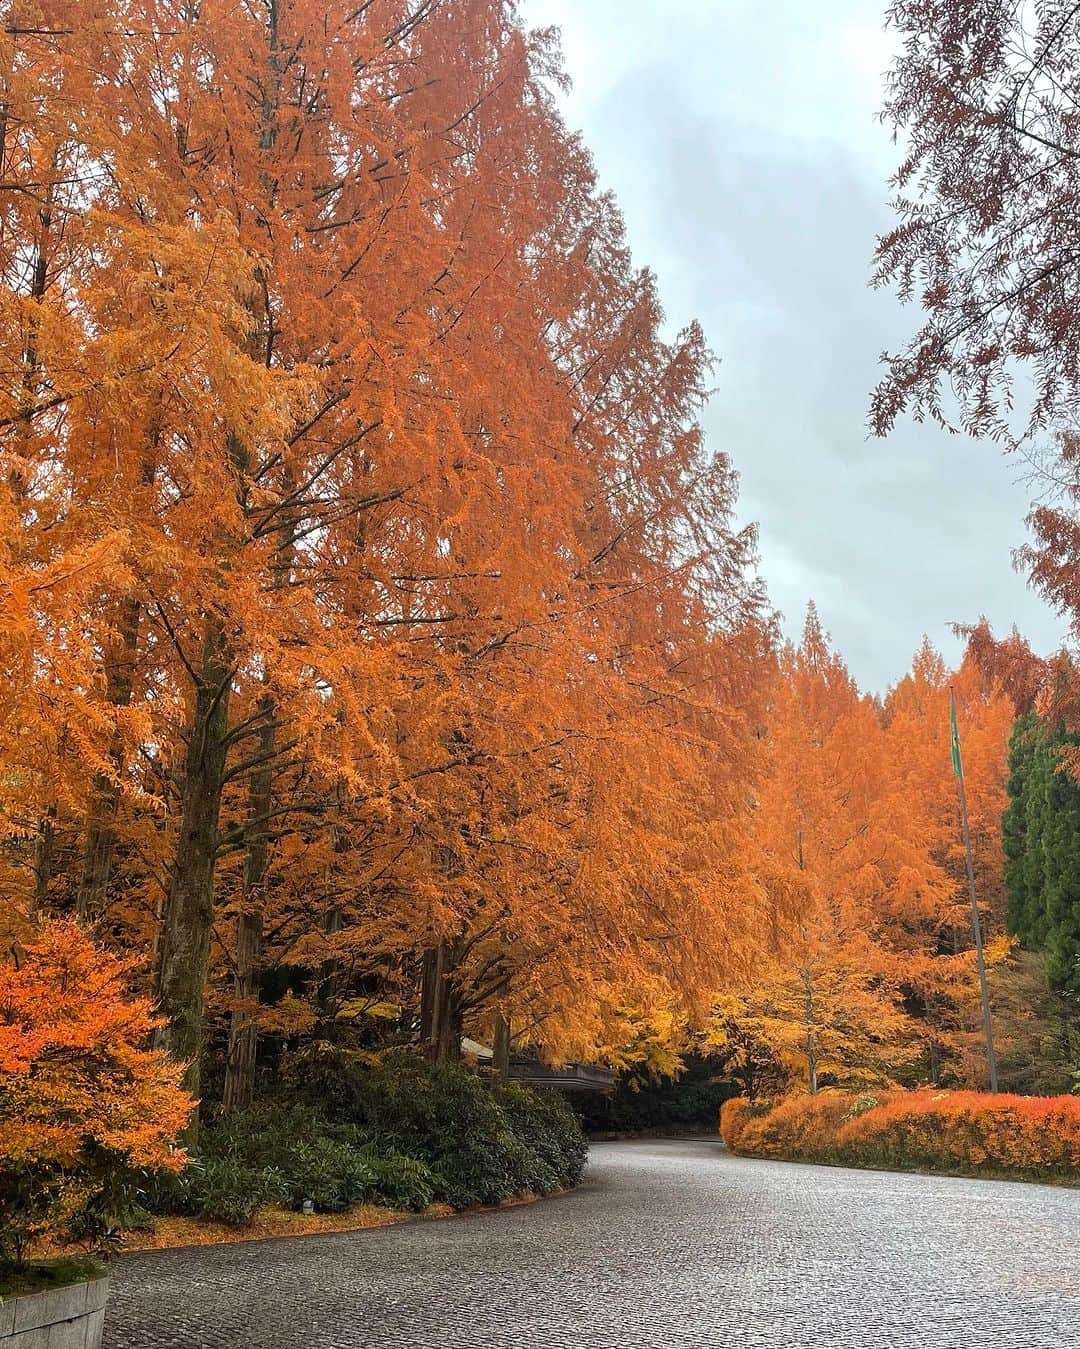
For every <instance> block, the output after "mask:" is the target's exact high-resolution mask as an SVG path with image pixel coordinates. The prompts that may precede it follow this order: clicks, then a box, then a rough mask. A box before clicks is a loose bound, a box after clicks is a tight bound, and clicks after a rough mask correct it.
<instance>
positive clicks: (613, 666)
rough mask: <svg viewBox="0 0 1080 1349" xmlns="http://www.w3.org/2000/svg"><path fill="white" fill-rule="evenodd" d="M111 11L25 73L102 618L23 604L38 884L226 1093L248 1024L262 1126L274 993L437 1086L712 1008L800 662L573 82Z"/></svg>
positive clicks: (358, 32) (21, 369)
mask: <svg viewBox="0 0 1080 1349" xmlns="http://www.w3.org/2000/svg"><path fill="white" fill-rule="evenodd" d="M38 11H40V13H39V12H38ZM85 11H86V12H85V15H84V16H83V19H84V22H82V23H81V24H80V25H79V27H78V29H77V30H76V31H72V30H71V28H70V26H68V25H65V23H64V22H63V6H60V5H51V6H50V5H49V4H48V3H46V4H45V5H44V6H38V9H37V10H35V19H34V23H33V25H31V24H29V23H28V24H26V25H21V24H20V25H13V31H12V32H10V33H8V34H7V35H6V38H5V41H6V44H7V45H6V47H5V48H4V60H5V61H6V66H5V67H4V68H5V70H6V71H7V72H8V73H7V77H6V78H7V80H8V85H7V91H8V93H9V94H10V98H9V102H8V107H9V109H10V111H11V116H10V118H9V122H8V127H9V134H10V135H12V136H13V137H14V138H15V139H13V140H12V141H11V142H10V147H9V152H8V156H7V159H8V164H9V167H11V168H12V170H13V172H17V173H18V174H19V175H21V178H20V180H19V182H20V186H21V187H23V188H25V193H22V194H15V195H16V197H18V200H14V199H13V200H14V205H13V206H12V208H11V209H12V215H11V217H10V220H9V226H10V229H9V232H8V233H7V234H5V236H4V237H5V240H6V241H7V242H8V244H9V247H10V253H9V274H10V276H11V278H12V289H13V290H15V291H17V290H18V283H19V267H20V265H22V260H23V259H25V258H27V257H31V256H39V257H41V258H42V259H43V261H42V264H41V267H39V268H37V269H36V270H33V272H32V275H31V276H29V279H28V280H27V282H26V285H25V286H24V288H23V292H19V293H17V295H16V298H15V301H13V303H12V304H11V307H10V315H9V322H8V325H7V328H6V330H5V336H4V343H5V350H6V351H7V352H8V354H9V357H10V360H9V376H8V384H7V397H8V402H9V413H10V415H9V417H8V421H7V422H6V423H5V426H6V427H7V428H8V430H9V433H10V434H9V437H8V439H7V440H6V441H5V445H4V451H3V452H4V454H5V456H7V458H6V461H5V467H7V466H9V465H10V473H9V474H8V479H9V481H10V482H12V483H14V484H16V486H17V487H18V491H17V492H16V491H15V490H14V488H13V489H12V497H11V506H10V510H11V524H12V533H13V536H14V543H13V556H12V575H13V576H16V577H18V576H22V575H23V574H25V575H27V576H28V577H29V578H30V579H31V581H34V580H35V578H36V579H38V580H40V579H42V578H44V577H46V575H47V573H46V571H45V568H46V565H47V562H48V560H50V559H55V560H57V561H58V562H61V563H68V564H70V570H71V571H72V573H73V574H74V575H78V576H80V577H82V578H83V580H81V581H80V582H78V583H77V584H76V583H74V582H70V583H67V584H66V586H65V587H56V588H52V589H50V587H49V586H48V585H46V586H44V587H41V588H40V589H31V590H29V591H28V592H27V593H32V594H35V595H37V594H40V595H42V596H45V597H48V596H50V595H54V596H55V597H56V601H57V604H58V605H59V609H58V613H57V615H56V616H54V615H53V614H52V613H51V611H49V612H47V611H46V599H37V600H35V601H33V605H34V606H36V607H35V608H34V611H33V613H31V614H30V616H29V619H27V618H24V617H23V609H24V608H25V607H26V606H25V602H24V601H23V600H22V599H21V598H20V596H21V595H22V593H23V592H22V591H19V592H18V594H16V592H15V590H14V589H13V590H12V592H11V593H12V597H13V599H12V602H11V603H10V604H8V603H5V616H6V615H7V613H8V612H9V611H10V613H11V615H12V622H11V624H10V625H9V627H10V629H11V631H12V632H13V634H14V637H13V641H15V640H17V642H18V643H19V644H20V645H19V648H18V649H19V652H20V657H19V658H20V659H22V660H23V661H24V662H25V669H26V670H28V671H29V672H30V673H31V687H30V689H29V690H28V695H27V696H29V697H31V698H35V699H37V700H38V704H39V706H41V707H42V708H45V707H47V708H48V709H49V711H48V716H47V717H45V718H43V719H42V726H48V728H49V733H50V737H51V739H50V741H49V743H50V745H51V746H52V748H51V749H50V757H49V758H48V760H47V761H46V760H43V759H41V758H39V759H38V761H37V762H36V764H35V765H34V771H32V772H31V771H29V770H28V769H27V767H26V766H25V765H24V764H21V763H20V755H22V754H24V753H25V751H24V750H23V749H22V747H21V746H20V745H19V743H17V742H16V741H14V740H13V741H12V748H11V750H10V754H11V761H10V773H9V774H8V778H7V779H6V780H9V781H10V784H11V789H12V792H13V794H14V795H17V796H18V811H19V824H18V827H17V830H16V829H13V831H12V838H16V837H18V838H19V839H20V840H23V841H22V842H20V844H19V846H18V847H16V848H14V849H13V850H12V851H11V853H10V854H9V856H8V859H7V860H8V861H9V862H10V865H11V868H12V874H13V876H14V877H20V878H22V880H23V889H24V890H26V891H27V892H30V891H32V892H33V893H34V895H35V896H36V898H35V900H34V903H35V904H36V906H37V908H38V909H49V908H54V909H60V910H67V909H74V910H76V911H77V912H78V913H80V914H81V915H82V916H84V917H86V918H88V919H91V920H95V921H97V922H98V923H99V924H100V925H101V927H102V929H103V930H108V931H110V932H112V933H113V934H114V936H116V937H117V938H118V939H120V940H123V941H124V942H126V943H129V944H131V945H133V946H135V947H136V948H139V949H142V950H144V951H146V952H150V951H153V953H154V963H155V967H156V972H155V990H156V992H157V994H158V997H159V999H160V1002H161V1006H162V1009H163V1012H164V1013H165V1017H166V1020H165V1022H164V1024H163V1025H162V1027H161V1029H160V1031H159V1041H160V1043H161V1044H162V1045H163V1046H164V1047H166V1048H167V1049H168V1050H169V1051H170V1052H171V1053H172V1054H173V1055H174V1056H175V1057H177V1058H178V1059H180V1060H182V1061H183V1062H185V1064H186V1065H187V1083H188V1085H189V1086H190V1087H192V1088H193V1089H196V1088H197V1087H198V1083H199V1076H198V1063H199V1054H200V1051H201V1049H202V1047H203V1045H204V1042H205V1031H206V1006H207V1005H206V998H207V994H208V991H209V994H210V997H211V1008H212V1012H213V1015H214V1017H215V1028H217V1027H218V1022H217V1020H216V1018H218V1017H219V1016H225V1017H227V1018H228V1020H229V1023H230V1025H229V1028H228V1042H229V1043H228V1049H227V1051H226V1055H227V1081H226V1089H225V1094H226V1099H227V1101H228V1102H229V1103H230V1104H234V1105H239V1104H243V1103H244V1102H245V1101H246V1100H247V1099H248V1098H249V1097H250V1094H251V1087H252V1081H253V1069H254V1060H255V1053H256V1048H257V1033H258V1029H259V1024H260V1017H262V1016H264V1015H265V1016H268V1017H269V1018H270V1019H271V1020H273V1021H274V1022H276V1024H277V1025H278V1026H279V1027H280V1026H281V1025H282V1024H283V1018H284V1016H285V1011H284V1009H283V1008H282V1007H278V1008H275V1009H271V1010H270V1011H269V1012H268V1013H264V1012H262V1011H261V1010H260V1000H259V996H258V993H259V976H260V973H261V972H262V971H264V970H265V969H266V967H267V965H269V964H273V963H276V964H278V965H281V966H288V967H289V968H290V969H292V970H294V971H300V972H302V973H301V976H300V978H301V983H302V985H303V988H302V991H303V993H304V994H305V999H304V1001H305V1002H306V1010H303V1009H299V1010H298V1009H296V1008H295V1007H290V1010H289V1012H288V1015H289V1016H290V1017H292V1018H293V1020H292V1023H291V1024H292V1026H293V1028H294V1029H295V1028H296V1026H298V1025H301V1024H310V1023H311V1021H312V1020H313V1019H315V1018H324V1019H325V1018H327V1017H332V1016H333V1015H334V1013H335V1009H337V1008H339V1007H340V1006H341V1005H342V1004H343V1003H345V1002H346V1001H348V999H349V996H350V995H355V994H357V993H358V992H359V993H369V992H371V991H372V990H373V989H381V990H383V991H385V992H386V993H387V995H388V996H390V997H392V998H394V999H396V1000H397V1002H398V1003H399V1005H400V1006H401V1007H402V1009H404V1008H406V1007H412V1008H414V1009H415V1010H416V1012H417V1021H418V1024H417V1025H415V1026H413V1027H412V1029H413V1031H414V1032H415V1033H418V1034H419V1035H420V1037H421V1039H423V1040H425V1041H426V1042H427V1043H428V1044H429V1046H430V1048H431V1050H432V1052H436V1053H441V1054H454V1053H456V1052H457V1049H458V1046H459V1045H460V1031H461V1029H462V1027H463V1026H465V1025H466V1024H469V1025H471V1026H475V1027H478V1028H490V1026H491V1024H492V1019H493V1018H494V1017H496V1016H497V1017H498V1018H500V1019H501V1021H502V1023H504V1024H505V1022H506V1020H507V1019H510V1020H511V1021H512V1022H513V1023H514V1025H515V1026H516V1028H517V1030H518V1033H519V1035H520V1036H521V1037H523V1038H525V1039H528V1040H531V1041H533V1042H535V1043H537V1044H539V1045H540V1046H542V1047H545V1048H546V1049H547V1050H548V1051H549V1052H552V1053H556V1054H557V1053H559V1052H568V1051H569V1050H571V1049H573V1050H574V1051H575V1052H583V1053H584V1052H598V1051H599V1050H601V1049H604V1048H611V1047H613V1046H614V1045H615V1044H616V1042H617V1041H618V1038H619V1037H620V1036H621V1035H624V1034H626V1033H627V1031H626V1027H627V1026H628V1025H630V1024H631V1022H632V1018H633V1009H634V1008H635V1007H640V1006H642V1005H664V1004H669V1003H678V1004H680V1005H681V1006H684V1007H686V1008H687V1009H692V1008H693V1007H694V1005H695V1004H700V1003H701V1002H702V1000H703V997H704V991H705V989H706V987H707V986H708V985H709V981H711V980H712V979H713V978H715V974H716V972H717V970H722V969H723V968H725V967H728V966H733V965H735V964H736V963H737V962H738V961H739V960H740V959H743V958H745V955H746V952H747V950H748V949H749V948H750V947H751V945H752V930H751V929H752V925H751V922H750V905H751V899H752V895H751V887H750V884H749V881H748V879H747V876H748V872H747V865H746V856H745V853H746V848H745V839H746V815H747V809H748V802H749V793H748V785H749V782H750V780H751V778H752V776H753V773H754V761H755V757H756V747H755V740H754V735H753V730H754V725H755V719H756V707H757V704H758V701H759V698H760V689H761V683H762V676H763V672H764V670H765V664H766V663H765V661H764V660H763V654H764V650H765V648H766V646H767V644H768V626H767V620H766V618H765V616H764V611H763V600H762V596H761V593H760V589H759V587H758V586H757V584H756V582H755V581H754V580H753V576H752V566H751V564H752V558H753V546H754V540H753V535H752V533H751V532H749V531H743V530H740V529H739V528H737V527H736V525H735V524H734V522H733V516H732V508H733V503H734V497H735V479H734V475H733V473H732V471H731V468H730V465H729V464H728V463H727V461H726V460H725V459H723V458H722V457H713V456H712V455H710V454H709V453H708V452H707V451H706V450H705V449H704V447H703V445H702V443H701V435H700V430H699V428H698V426H697V421H696V417H697V412H698V409H699V407H700V404H701V401H702V399H703V396H704V389H705V381H706V375H707V368H708V354H707V352H706V351H705V348H704V345H703V342H702V339H701V335H700V333H699V332H698V331H697V330H696V329H695V328H690V329H688V330H687V331H686V332H685V333H683V334H681V335H679V336H678V337H676V338H674V339H671V340H665V339H664V338H663V337H662V336H661V332H660V328H661V319H662V316H661V314H660V311H659V307H658V304H657V300H656V295H655V288H654V286H653V284H652V282H651V280H650V279H649V278H648V277H647V276H643V275H642V274H640V273H638V272H637V271H635V269H634V268H633V267H632V265H631V263H630V259H629V256H628V253H627V249H626V246H625V242H624V239H623V236H622V228H621V222H620V220H619V217H618V214H617V212H616V211H615V209H614V207H613V205H612V203H611V202H610V200H609V199H608V198H606V197H604V196H603V195H602V194H600V193H598V192H597V190H596V187H595V184H594V181H593V177H592V170H591V166H590V164H589V161H588V157H587V155H586V154H585V152H584V151H583V150H582V148H581V146H580V145H579V143H578V142H577V141H576V140H575V139H574V138H573V137H571V136H569V135H568V134H567V132H566V131H565V129H564V128H563V126H562V124H561V122H560V121H559V118H558V116H557V114H556V113H555V111H554V108H553V104H552V99H551V95H550V92H549V81H550V79H551V78H552V77H557V74H558V72H557V68H556V66H555V64H554V53H553V49H552V46H551V40H550V37H547V36H544V35H527V34H525V33H524V32H523V31H522V30H521V29H520V27H519V26H518V24H517V22H516V21H515V18H514V15H513V12H512V9H511V7H510V6H508V5H505V4H502V3H498V0H460V3H444V4H442V5H421V6H419V7H416V6H409V5H406V4H404V3H399V2H398V0H373V2H372V3H369V4H367V5H364V6H362V7H360V8H359V9H358V8H356V7H355V6H348V5H341V6H335V5H333V4H331V5H330V7H329V8H328V7H327V6H326V5H320V6H315V5H313V4H311V3H310V0H294V2H292V3H287V2H286V0H270V3H268V4H266V5H265V6H262V7H255V8H250V9H246V10H241V11H237V10H235V8H233V7H231V6H226V5H221V4H217V3H214V2H213V0H211V3H208V4H205V5H202V6H200V7H199V8H198V10H193V9H192V8H191V7H190V6H188V5H186V4H179V3H178V4H175V5H171V4H166V5H164V6H162V5H159V4H155V5H148V4H144V3H141V2H140V0H125V2H124V3H120V2H119V0H117V3H108V2H107V0H94V3H92V4H89V5H87V6H86V7H85ZM15 30H17V31H15ZM20 100H21V101H20ZM73 107H74V108H76V109H77V110H78V111H77V113H76V114H75V115H71V109H72V108H73ZM65 110H66V111H65ZM36 111H39V112H40V115H38V116H35V115H32V114H34V113H35V112H36ZM43 166H44V167H43ZM49 174H52V175H55V177H56V181H57V184H58V190H60V187H61V186H62V190H63V193H64V201H63V213H64V222H65V223H64V230H63V234H62V239H63V246H62V247H60V248H56V247H54V246H53V242H54V241H53V232H52V230H53V227H52V224H51V223H50V221H47V220H46V219H45V218H44V217H45V215H47V214H48V212H45V211H43V210H41V209H28V207H27V205H26V201H33V202H38V204H39V206H40V202H39V197H40V191H39V184H40V182H41V181H43V180H44V179H43V175H45V177H48V175H49ZM76 245H77V246H76ZM42 277H43V279H42ZM31 333H32V334H33V341H32V342H31V341H30V340H29V337H28V334H31ZM5 509H7V507H5ZM84 563H85V565H84ZM91 563H92V565H91ZM20 605H21V606H22V608H20V607H19V606H20ZM12 649H13V650H14V649H15V648H14V647H13V648H12ZM15 723H16V718H15V717H14V716H12V717H11V718H8V719H6V720H5V722H4V725H5V726H6V725H9V724H10V725H14V724H15ZM7 767H8V765H7V764H5V769H7ZM28 876H32V877H33V880H32V883H30V884H27V883H26V879H25V878H26V877H28ZM27 907H28V909H29V906H27ZM628 1009H629V1010H628ZM401 1015H402V1019H403V1020H405V1021H407V1020H408V1017H407V1016H406V1015H405V1012H404V1010H402V1014H401ZM222 1033H223V1034H224V1030H223V1029H222Z"/></svg>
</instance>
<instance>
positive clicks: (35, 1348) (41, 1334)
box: [4, 1326, 49, 1349]
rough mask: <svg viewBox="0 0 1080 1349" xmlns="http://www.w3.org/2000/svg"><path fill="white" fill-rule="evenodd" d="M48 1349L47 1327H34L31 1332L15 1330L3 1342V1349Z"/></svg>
mask: <svg viewBox="0 0 1080 1349" xmlns="http://www.w3.org/2000/svg"><path fill="white" fill-rule="evenodd" d="M9 1346H10V1349H49V1327H48V1326H34V1327H33V1329H32V1330H17V1331H16V1332H15V1334H14V1335H12V1336H11V1338H10V1339H8V1340H6V1341H5V1342H4V1349H9Z"/></svg>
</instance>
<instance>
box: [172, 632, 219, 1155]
mask: <svg viewBox="0 0 1080 1349" xmlns="http://www.w3.org/2000/svg"><path fill="white" fill-rule="evenodd" d="M232 676H233V670H232V665H231V661H230V651H229V644H228V640H227V638H226V635H225V632H224V628H223V624H222V622H221V619H220V618H219V617H217V616H216V615H210V616H208V618H207V620H206V627H205V633H204V639H203V650H202V658H201V662H200V670H199V679H198V684H197V686H196V690H195V704H194V710H193V715H192V718H191V724H190V727H189V730H188V749H187V756H186V759H185V763H184V775H183V792H182V803H181V813H180V835H179V838H178V840H177V846H176V855H175V858H174V860H173V864H172V868H171V874H170V877H169V889H168V895H167V897H166V901H165V913H164V921H163V925H162V933H161V962H160V966H159V970H158V999H159V1002H160V1004H161V1011H162V1014H163V1015H164V1017H165V1018H166V1020H165V1023H164V1024H163V1025H162V1026H161V1027H160V1028H159V1030H158V1032H157V1035H156V1037H155V1043H156V1044H157V1045H158V1046H159V1047H161V1048H163V1049H165V1050H167V1051H168V1052H169V1053H170V1054H171V1055H172V1056H173V1058H174V1059H177V1060H178V1061H179V1062H181V1063H183V1064H184V1065H185V1070H184V1079H183V1081H184V1086H185V1088H186V1089H187V1090H188V1091H190V1092H191V1093H192V1094H193V1095H195V1096H197V1095H198V1092H199V1051H200V1050H201V1048H202V1038H203V1005H204V999H205V992H206V972H207V967H208V965H209V959H210V936H211V928H212V925H213V918H214V867H215V863H216V861H217V852H218V817H219V813H220V809H221V792H222V788H223V786H224V782H225V759H226V754H227V750H228V741H227V731H228V724H229V698H230V694H231V685H232ZM197 1127H198V1126H197V1121H193V1125H192V1129H193V1131H194V1130H197Z"/></svg>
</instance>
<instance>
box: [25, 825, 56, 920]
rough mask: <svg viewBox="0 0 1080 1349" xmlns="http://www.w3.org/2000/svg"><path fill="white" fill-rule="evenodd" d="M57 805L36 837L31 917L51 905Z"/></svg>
mask: <svg viewBox="0 0 1080 1349" xmlns="http://www.w3.org/2000/svg"><path fill="white" fill-rule="evenodd" d="M55 819H56V807H55V806H50V807H49V809H48V811H47V812H46V813H45V815H43V816H42V818H41V820H40V821H39V823H38V829H37V834H36V835H35V837H34V863H33V867H34V893H33V897H32V898H31V901H30V917H31V918H34V917H36V916H37V915H38V914H40V913H44V912H45V910H46V909H47V908H48V906H49V886H50V884H51V883H52V873H53V863H54V861H55V859H56V826H55V824H54V821H55Z"/></svg>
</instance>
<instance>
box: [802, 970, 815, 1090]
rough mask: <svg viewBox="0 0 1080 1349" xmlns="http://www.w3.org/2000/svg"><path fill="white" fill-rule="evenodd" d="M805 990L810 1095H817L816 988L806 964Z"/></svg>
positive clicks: (807, 1075)
mask: <svg viewBox="0 0 1080 1349" xmlns="http://www.w3.org/2000/svg"><path fill="white" fill-rule="evenodd" d="M802 981H803V991H804V993H805V995H806V1077H807V1081H808V1082H809V1085H810V1095H811V1096H816V1095H817V1089H818V1080H817V1027H816V1024H815V1020H814V988H813V985H812V984H811V982H810V971H809V969H808V968H807V967H806V966H805V965H804V966H803V971H802Z"/></svg>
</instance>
